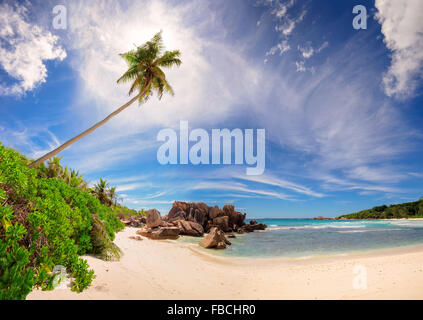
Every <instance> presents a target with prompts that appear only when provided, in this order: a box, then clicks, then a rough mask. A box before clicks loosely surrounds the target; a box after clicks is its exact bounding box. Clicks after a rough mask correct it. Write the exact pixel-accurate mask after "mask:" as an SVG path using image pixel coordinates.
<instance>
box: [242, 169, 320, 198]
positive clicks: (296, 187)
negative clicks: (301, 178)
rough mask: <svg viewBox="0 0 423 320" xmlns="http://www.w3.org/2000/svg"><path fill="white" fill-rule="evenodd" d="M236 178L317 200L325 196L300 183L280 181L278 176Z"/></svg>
mask: <svg viewBox="0 0 423 320" xmlns="http://www.w3.org/2000/svg"><path fill="white" fill-rule="evenodd" d="M234 177H235V178H238V179H242V180H245V181H250V182H258V183H262V184H265V185H270V186H275V187H279V188H283V189H288V190H291V191H294V192H296V193H300V194H305V195H308V196H312V197H316V198H321V197H323V196H324V194H323V193H320V192H315V191H313V190H312V189H310V188H308V187H305V186H302V185H300V184H298V183H294V182H291V181H287V180H284V179H280V178H278V177H276V176H273V175H269V174H266V175H261V176H245V175H244V176H241V175H236V176H234Z"/></svg>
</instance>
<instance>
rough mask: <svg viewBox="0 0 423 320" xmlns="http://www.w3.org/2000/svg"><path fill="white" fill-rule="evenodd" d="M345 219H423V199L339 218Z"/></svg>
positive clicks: (379, 207)
mask: <svg viewBox="0 0 423 320" xmlns="http://www.w3.org/2000/svg"><path fill="white" fill-rule="evenodd" d="M338 218H339V219H340V218H345V219H395V218H396V219H400V218H423V199H421V200H419V201H414V202H407V203H402V204H393V205H390V206H389V207H388V206H386V205H383V206H378V207H374V208H372V209H368V210H363V211H360V212H356V213H351V214H346V215H343V216H340V217H338Z"/></svg>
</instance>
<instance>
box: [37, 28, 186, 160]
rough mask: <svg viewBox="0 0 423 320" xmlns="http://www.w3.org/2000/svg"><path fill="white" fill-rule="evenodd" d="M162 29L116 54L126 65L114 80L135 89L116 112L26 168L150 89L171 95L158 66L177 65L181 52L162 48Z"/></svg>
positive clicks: (140, 98)
mask: <svg viewBox="0 0 423 320" xmlns="http://www.w3.org/2000/svg"><path fill="white" fill-rule="evenodd" d="M163 51H164V46H163V41H162V32H161V31H160V32H159V33H157V34H156V35H154V37H153V38H152V39H151V40H150V41H147V42H146V43H144V44H143V45H141V46H139V47H136V49H134V50H131V51H128V52H126V53H123V54H120V56H121V57H122V58H123V59H125V61H126V63H127V64H128V70H127V71H126V72H125V73H124V74H123V75H122V77H120V78H119V79H118V80H117V82H118V83H127V82H130V83H131V87H130V89H129V95H131V94H133V93H134V92H136V95H135V96H134V97H133V98H132V99H131V100H129V101H128V102H127V103H125V104H124V105H123V106H121V107H120V108H119V109H117V110H116V111H114V112H112V113H111V114H109V115H108V116H107V117H106V118H104V119H103V120H101V121H100V122H98V123H96V124H95V125H93V126H92V127H91V128H89V129H87V130H85V131H84V132H82V133H81V134H79V135H77V136H76V137H74V138H72V139H70V140H68V141H67V142H65V143H64V144H62V145H61V146H60V147H58V148H56V149H54V150H53V151H51V152H49V153H47V154H46V155H44V156H42V157H41V158H39V159H38V160H36V161H34V162H32V163H31V164H30V165H29V167H30V168H33V167H35V166H37V165H39V164H41V163H43V162H44V161H45V160H47V159H50V158H52V157H54V156H55V155H56V154H58V153H59V152H61V151H62V150H64V149H66V148H67V147H69V146H70V145H71V144H73V143H74V142H76V141H78V140H80V139H81V138H83V137H85V136H86V135H88V134H90V133H91V132H93V131H94V130H95V129H97V128H98V127H100V126H102V125H103V124H105V123H106V122H107V121H109V120H110V119H111V118H113V117H114V116H116V115H118V114H119V113H121V112H122V111H123V110H125V109H126V108H128V107H129V106H130V105H131V104H132V103H134V102H135V101H137V100H138V101H139V103H140V104H141V103H143V102H145V101H147V100H148V98H149V97H151V95H152V94H153V91H155V92H156V93H157V96H158V98H159V100H160V99H161V98H162V96H163V93H165V92H167V93H169V94H171V95H173V94H174V93H173V90H172V87H171V86H170V85H169V83H168V82H167V80H166V75H165V73H164V72H163V70H162V69H161V68H169V67H173V66H179V65H180V64H181V63H182V62H181V60H180V55H181V53H180V52H179V50H174V51H164V52H163Z"/></svg>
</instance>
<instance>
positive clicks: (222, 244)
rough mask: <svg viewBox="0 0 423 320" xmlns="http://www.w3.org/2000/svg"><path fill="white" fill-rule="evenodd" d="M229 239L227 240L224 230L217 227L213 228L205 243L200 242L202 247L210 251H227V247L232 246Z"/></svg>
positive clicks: (205, 238)
mask: <svg viewBox="0 0 423 320" xmlns="http://www.w3.org/2000/svg"><path fill="white" fill-rule="evenodd" d="M230 244H231V243H230V242H229V240H228V239H226V237H225V234H224V233H223V231H222V230H220V229H219V228H217V227H212V228H211V229H210V232H209V233H208V234H207V235H206V236H205V237H204V239H203V241H201V242H200V246H202V247H204V248H207V249H210V248H216V249H225V248H226V245H230Z"/></svg>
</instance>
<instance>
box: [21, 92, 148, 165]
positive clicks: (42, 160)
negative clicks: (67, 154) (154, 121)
mask: <svg viewBox="0 0 423 320" xmlns="http://www.w3.org/2000/svg"><path fill="white" fill-rule="evenodd" d="M147 87H148V86H145V87H144V89H143V90H142V91H141V92H140V93H139V94H137V95H136V96H135V97H134V98H132V99H131V100H129V101H128V102H127V103H125V104H124V105H123V106H121V107H120V108H119V109H117V110H116V111H114V112H112V113H111V114H109V115H108V116H107V117H106V118H104V119H103V120H101V121H100V122H97V123H96V124H95V125H93V126H92V127H91V128H89V129H87V130H85V131H84V132H82V133H81V134H79V135H77V136H76V137H74V138H72V139H70V140H68V141H66V142H65V143H64V144H62V145H61V146H60V147H58V148H56V149H54V150H53V151H50V152H49V153H47V154H45V155H44V156H42V157H41V158H39V159H38V160H36V161H34V162H32V163H31V164H30V165H28V167H29V168H33V167H35V166H37V165H39V164H40V163H42V162H44V161H46V160H47V159H50V158H52V157H54V156H55V155H56V154H58V153H59V152H60V151H62V150H64V149H66V148H67V147H69V146H70V145H71V144H73V143H74V142H76V141H78V140H79V139H82V138H83V137H85V136H86V135H88V134H90V133H91V132H93V131H94V130H95V129H97V128H98V127H100V126H102V125H103V124H105V123H106V122H107V121H109V120H110V119H111V118H113V117H114V116H116V115H118V114H119V113H121V112H122V111H123V110H125V109H126V108H128V107H129V106H130V105H131V104H132V103H134V102H135V101H136V100H137V99H138V98H139V97H140V96H143V95H144V94H145V91H146V89H147Z"/></svg>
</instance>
